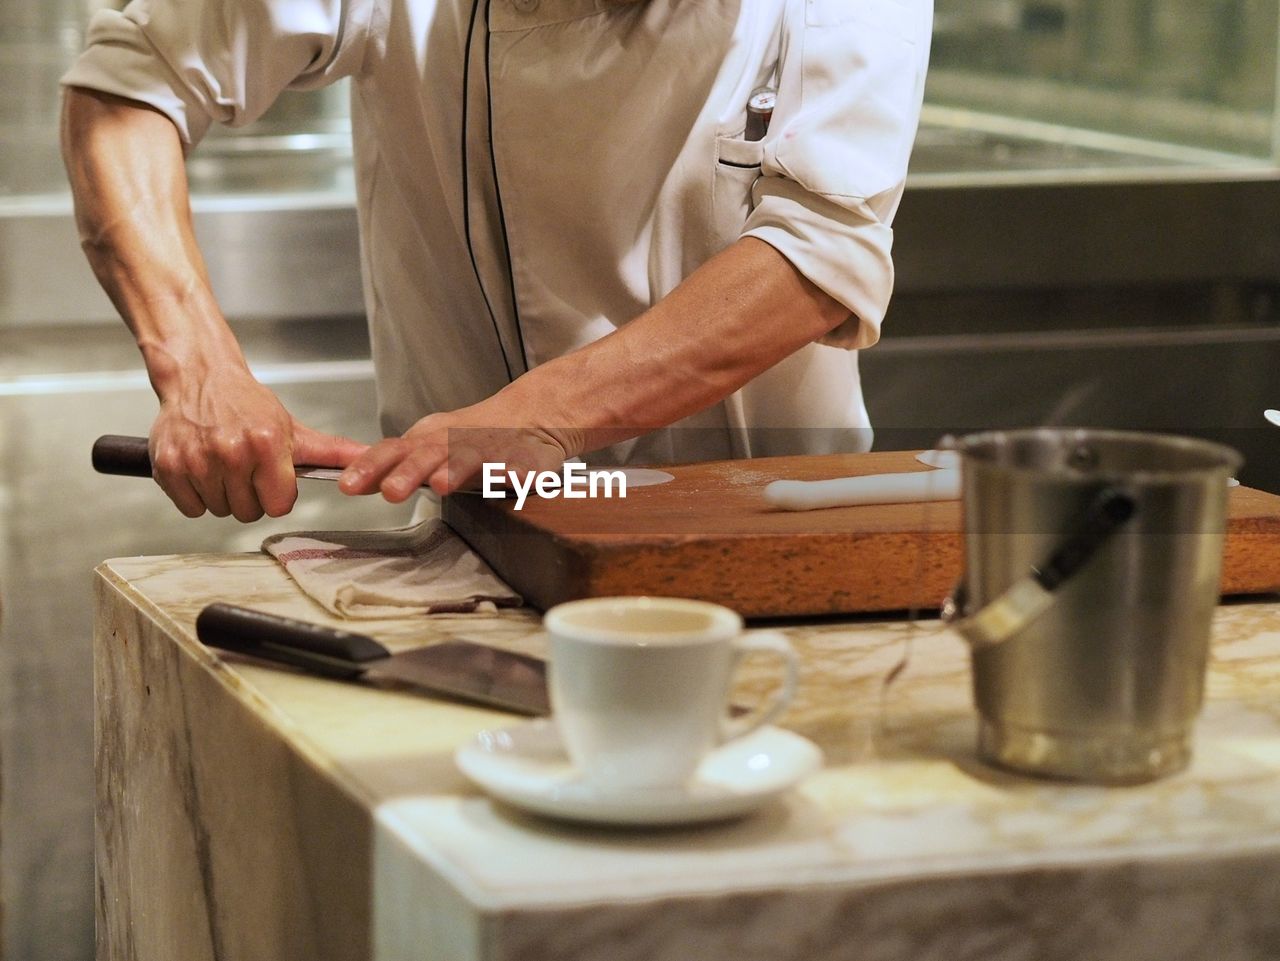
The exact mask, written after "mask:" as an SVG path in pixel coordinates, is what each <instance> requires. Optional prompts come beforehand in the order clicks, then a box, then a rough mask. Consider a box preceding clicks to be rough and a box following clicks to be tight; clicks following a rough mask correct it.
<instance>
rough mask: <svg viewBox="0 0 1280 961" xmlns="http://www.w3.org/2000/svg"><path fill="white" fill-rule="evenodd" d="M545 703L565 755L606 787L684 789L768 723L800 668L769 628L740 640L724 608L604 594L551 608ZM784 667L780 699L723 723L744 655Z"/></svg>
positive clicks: (738, 624)
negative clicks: (715, 755)
mask: <svg viewBox="0 0 1280 961" xmlns="http://www.w3.org/2000/svg"><path fill="white" fill-rule="evenodd" d="M543 625H544V627H545V628H546V630H547V633H548V634H549V635H550V640H551V665H550V687H551V707H552V712H553V715H554V717H555V720H556V723H557V725H558V727H559V729H560V733H561V737H563V739H564V743H565V748H566V750H567V752H568V755H569V758H570V760H571V761H573V763H574V764H575V765H576V766H577V768H578V770H579V771H581V772H582V775H583V778H584V780H586V781H587V782H588V783H590V784H592V785H594V786H596V787H597V788H599V789H601V790H606V791H610V792H613V791H619V792H621V791H634V790H650V789H663V788H668V789H673V788H681V787H683V786H684V785H685V784H686V783H687V782H688V781H689V780H690V778H691V777H692V775H693V773H694V771H695V770H696V769H697V767H698V764H699V762H700V761H701V760H702V759H703V758H704V757H705V756H706V755H707V754H708V753H709V752H710V751H711V750H712V749H713V748H715V747H716V746H717V745H719V744H723V743H724V742H726V741H730V740H733V739H734V738H739V737H742V736H743V735H745V734H749V733H750V732H752V731H754V730H755V729H756V728H758V727H760V726H761V725H763V724H767V723H768V722H769V721H771V720H773V719H774V718H775V717H777V716H778V714H780V713H781V712H782V711H783V709H785V708H786V706H787V705H788V704H789V703H790V702H791V698H792V696H793V694H794V692H795V685H796V675H797V671H798V661H797V657H796V653H795V651H794V650H793V649H792V647H791V645H790V644H788V643H787V640H786V638H784V637H783V636H782V635H780V634H777V633H755V634H743V633H742V618H741V617H740V616H738V614H736V613H735V612H734V611H731V610H729V609H728V608H727V607H721V606H720V605H718V604H709V603H706V602H704V601H691V600H683V599H679V598H666V597H601V598H592V599H590V600H583V601H570V602H568V603H566V604H560V605H558V606H556V607H553V608H552V609H551V610H549V611H547V614H546V618H545V620H544V621H543ZM762 651H763V652H768V653H770V654H773V655H774V656H776V657H779V658H781V659H782V661H783V665H784V671H783V676H782V682H781V685H780V687H779V688H778V691H777V693H776V694H775V695H774V697H773V698H772V699H771V700H769V701H768V702H767V703H765V704H762V705H760V706H759V707H758V708H757V710H755V711H753V712H751V713H750V714H747V715H746V716H743V717H739V718H730V717H729V692H730V688H731V686H732V681H733V674H734V671H735V670H736V668H737V666H738V663H739V662H740V661H741V660H742V659H743V657H744V656H746V655H747V654H750V653H753V652H762Z"/></svg>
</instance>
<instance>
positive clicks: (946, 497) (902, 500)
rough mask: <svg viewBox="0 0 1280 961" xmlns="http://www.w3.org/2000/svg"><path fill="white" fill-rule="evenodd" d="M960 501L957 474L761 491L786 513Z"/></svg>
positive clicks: (871, 477)
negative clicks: (865, 505) (870, 505)
mask: <svg viewBox="0 0 1280 961" xmlns="http://www.w3.org/2000/svg"><path fill="white" fill-rule="evenodd" d="M959 497H960V471H958V470H953V469H950V468H946V469H942V470H927V471H911V472H909V473H905V474H867V475H865V476H862V477H837V478H835V479H834V480H823V481H798V480H778V481H774V482H773V483H772V484H770V485H768V486H767V487H766V488H765V489H764V499H765V500H766V501H768V502H769V503H770V504H772V505H773V506H774V507H781V508H782V509H783V510H789V511H811V510H816V509H817V508H821V507H849V506H852V505H855V504H914V503H919V502H921V501H952V500H957V499H959Z"/></svg>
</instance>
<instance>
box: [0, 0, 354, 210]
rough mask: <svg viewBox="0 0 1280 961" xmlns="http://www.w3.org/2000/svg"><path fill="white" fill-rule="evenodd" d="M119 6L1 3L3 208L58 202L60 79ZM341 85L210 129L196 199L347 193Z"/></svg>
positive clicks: (72, 1)
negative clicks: (18, 200) (97, 15)
mask: <svg viewBox="0 0 1280 961" xmlns="http://www.w3.org/2000/svg"><path fill="white" fill-rule="evenodd" d="M123 5H124V4H123V0H120V2H115V0H106V2H104V0H3V2H0V198H3V197H6V196H8V197H18V196H27V195H43V194H54V193H63V192H65V191H66V178H65V175H64V173H63V168H62V160H61V158H60V156H59V152H58V110H59V103H60V100H61V91H60V89H59V87H58V78H59V77H60V76H61V75H62V73H63V72H64V71H65V70H66V69H67V67H68V66H69V65H70V64H71V61H72V60H73V59H74V58H75V57H76V55H77V54H78V53H79V52H80V50H81V49H82V48H83V45H84V31H85V27H86V25H87V23H88V19H89V16H90V15H91V14H92V13H93V12H94V11H95V10H97V9H98V8H100V7H104V6H113V7H120V6H123ZM349 132H350V121H349V117H348V95H347V86H346V84H345V83H341V84H336V85H334V86H332V87H328V88H326V89H324V90H317V91H308V92H305V93H298V92H289V93H286V94H285V95H284V96H283V97H282V98H281V99H280V100H279V102H278V103H276V105H275V106H273V107H272V108H271V110H270V111H268V113H267V115H266V116H265V117H263V118H262V119H261V120H259V121H258V122H256V123H254V124H252V125H250V126H248V127H243V128H240V129H238V130H231V129H228V128H224V127H221V126H215V127H214V129H213V130H212V131H210V133H209V136H208V137H206V138H205V141H204V142H203V143H202V144H201V145H200V148H199V150H197V151H195V152H194V154H193V155H192V157H191V159H190V160H189V162H188V170H189V173H190V176H191V186H192V190H193V192H195V193H209V192H218V193H221V192H234V193H253V192H262V193H278V192H281V191H317V190H319V191H333V190H337V191H343V192H347V193H349V192H350V189H351V164H350V158H351V147H350V136H349Z"/></svg>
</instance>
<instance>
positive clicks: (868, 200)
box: [743, 0, 932, 348]
mask: <svg viewBox="0 0 1280 961" xmlns="http://www.w3.org/2000/svg"><path fill="white" fill-rule="evenodd" d="M792 9H793V10H795V11H796V13H795V16H794V18H793V19H791V20H790V22H789V25H788V30H787V31H786V33H785V40H784V47H783V52H782V58H781V62H780V75H779V78H778V97H777V107H776V108H775V111H774V115H773V120H772V123H771V125H770V130H769V134H768V136H767V137H766V140H765V143H764V153H763V162H762V164H761V174H762V175H761V177H760V179H759V180H757V181H756V184H755V188H754V193H753V210H752V212H751V215H750V216H749V217H748V219H747V223H746V225H745V227H744V230H743V235H744V236H753V237H757V238H759V239H761V240H763V241H765V242H766V243H769V244H770V245H772V246H773V247H775V248H777V249H778V250H779V251H780V252H781V253H782V254H783V255H784V256H786V257H787V258H788V260H790V261H791V262H792V264H794V265H795V267H796V268H797V269H798V270H799V271H800V272H801V273H802V274H804V275H805V276H806V277H807V278H808V279H809V280H811V281H812V282H813V283H814V284H816V285H817V286H818V287H820V288H822V289H823V290H824V291H826V292H827V293H828V294H830V295H831V296H832V297H834V298H835V299H836V300H838V301H839V302H840V303H842V304H844V305H845V306H846V307H848V308H849V310H850V312H851V313H852V315H853V316H852V317H850V319H849V320H848V321H846V322H845V323H844V324H842V325H840V326H839V327H837V328H836V329H835V330H833V331H832V332H831V333H830V334H828V335H827V336H826V337H824V338H823V340H822V342H823V343H826V344H831V345H835V346H841V347H848V348H856V347H867V346H870V345H871V344H874V343H875V342H876V340H878V339H879V336H880V323H881V321H882V320H883V318H884V313H885V310H886V308H887V307H888V304H889V297H890V294H891V293H892V291H893V260H892V257H891V253H890V251H891V247H892V240H893V231H892V229H891V227H890V224H891V223H892V221H893V215H894V213H895V212H896V210H897V206H898V202H899V200H900V199H901V197H902V190H903V186H904V184H905V181H906V173H907V161H908V159H909V158H910V154H911V145H912V143H913V141H914V140H915V134H916V128H917V126H918V124H919V119H920V104H921V100H922V99H923V95H924V77H925V70H926V65H927V61H928V52H929V35H930V21H931V18H932V3H931V2H930V0H800V2H798V3H796V4H795V5H794V6H793V8H792Z"/></svg>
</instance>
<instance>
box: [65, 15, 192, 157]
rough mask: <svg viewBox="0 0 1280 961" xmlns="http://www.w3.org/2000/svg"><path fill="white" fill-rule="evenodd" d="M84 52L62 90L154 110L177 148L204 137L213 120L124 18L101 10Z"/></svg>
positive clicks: (143, 36) (68, 74)
mask: <svg viewBox="0 0 1280 961" xmlns="http://www.w3.org/2000/svg"><path fill="white" fill-rule="evenodd" d="M87 41H88V44H87V48H86V50H85V51H84V52H83V53H82V54H81V55H80V57H79V58H78V59H77V60H76V62H75V63H73V64H72V65H71V69H70V70H68V71H67V72H66V73H65V74H63V75H62V80H61V83H62V85H63V86H66V87H87V88H88V89H90V90H100V91H102V92H103V93H110V94H115V95H116V96H118V97H125V98H128V99H129V100H136V101H138V102H139V103H145V104H147V105H148V106H151V107H154V108H155V109H156V110H158V111H160V112H161V113H162V114H164V115H165V116H166V117H168V118H169V119H170V120H172V121H173V124H174V126H175V127H177V128H178V133H179V134H180V135H181V137H182V142H183V143H184V144H186V145H187V146H192V145H194V144H197V143H199V142H200V140H201V138H202V137H204V135H205V133H207V132H208V130H209V127H210V126H211V125H212V123H213V120H214V118H212V117H210V116H209V114H208V112H207V111H206V109H205V108H204V106H203V105H202V104H201V103H200V102H198V101H197V100H196V99H195V98H194V97H184V96H183V94H184V91H185V90H186V87H185V85H184V84H182V83H181V82H179V79H178V77H177V76H176V75H175V74H174V72H173V70H172V69H171V68H170V67H169V65H168V64H167V63H166V62H165V60H164V59H163V58H161V57H160V56H159V54H158V53H157V52H156V50H155V49H154V48H153V47H152V46H151V44H150V43H148V42H147V39H146V36H145V34H144V33H143V32H142V30H140V29H139V27H138V25H137V24H136V23H134V22H133V21H132V20H130V19H129V18H128V17H126V16H124V15H123V14H121V13H119V12H118V11H115V10H100V11H99V12H98V13H96V14H94V16H93V19H92V20H90V21H89V31H88V37H87Z"/></svg>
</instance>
